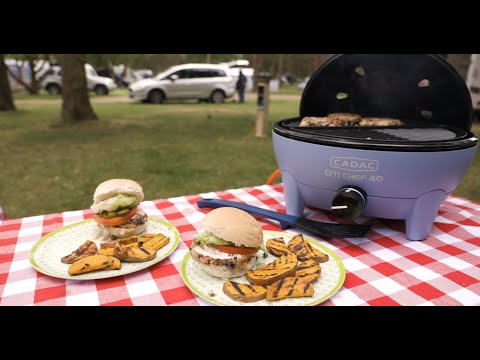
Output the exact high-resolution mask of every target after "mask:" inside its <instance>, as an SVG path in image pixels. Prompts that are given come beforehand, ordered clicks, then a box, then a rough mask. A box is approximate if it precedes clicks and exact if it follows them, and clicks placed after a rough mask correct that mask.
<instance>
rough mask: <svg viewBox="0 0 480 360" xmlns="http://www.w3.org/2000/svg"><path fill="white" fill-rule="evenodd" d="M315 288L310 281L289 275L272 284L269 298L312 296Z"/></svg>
mask: <svg viewBox="0 0 480 360" xmlns="http://www.w3.org/2000/svg"><path fill="white" fill-rule="evenodd" d="M314 292H315V290H314V288H313V285H312V284H311V283H309V282H302V281H300V278H298V277H287V278H284V279H282V280H279V281H277V282H275V283H274V284H272V285H270V286H269V287H268V290H267V300H269V301H275V300H281V299H287V298H297V297H311V296H313V294H314Z"/></svg>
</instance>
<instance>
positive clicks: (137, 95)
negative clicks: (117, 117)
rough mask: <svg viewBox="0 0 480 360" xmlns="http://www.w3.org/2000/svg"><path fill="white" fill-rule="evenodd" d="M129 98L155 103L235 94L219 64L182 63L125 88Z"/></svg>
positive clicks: (217, 100) (214, 99) (217, 99)
mask: <svg viewBox="0 0 480 360" xmlns="http://www.w3.org/2000/svg"><path fill="white" fill-rule="evenodd" d="M128 93H129V96H130V98H131V99H134V100H140V101H144V102H151V103H155V104H160V103H163V102H164V101H165V100H167V99H168V100H170V99H198V100H205V101H211V102H214V103H222V102H223V101H224V100H225V98H229V97H232V96H233V95H234V94H235V82H234V79H233V78H232V77H231V76H230V75H229V73H228V69H227V68H226V67H225V66H221V65H212V64H184V65H177V66H172V67H171V68H169V69H168V70H166V71H164V72H162V73H160V74H158V75H157V76H156V77H154V78H151V79H143V80H139V81H136V82H134V83H132V84H130V86H129V87H128Z"/></svg>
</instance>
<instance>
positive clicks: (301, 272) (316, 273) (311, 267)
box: [295, 259, 322, 283]
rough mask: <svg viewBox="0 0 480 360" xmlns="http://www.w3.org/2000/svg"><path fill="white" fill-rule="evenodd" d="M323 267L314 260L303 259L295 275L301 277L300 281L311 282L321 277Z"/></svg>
mask: <svg viewBox="0 0 480 360" xmlns="http://www.w3.org/2000/svg"><path fill="white" fill-rule="evenodd" d="M321 272H322V268H321V267H320V265H318V263H317V262H316V261H314V260H310V259H308V260H305V261H302V262H301V263H300V264H299V265H298V266H297V271H296V272H295V277H297V278H298V279H299V281H300V282H302V283H305V282H310V283H313V282H315V280H317V279H318V278H319V277H320V274H321Z"/></svg>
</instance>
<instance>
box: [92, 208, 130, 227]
mask: <svg viewBox="0 0 480 360" xmlns="http://www.w3.org/2000/svg"><path fill="white" fill-rule="evenodd" d="M136 213H137V206H135V207H134V208H133V209H132V210H130V211H129V212H128V213H126V214H125V215H124V216H116V217H113V218H111V219H106V218H103V217H101V216H100V215H97V214H93V220H95V221H96V222H98V223H99V224H102V225H105V226H115V225H120V224H123V223H125V222H127V221H128V220H130V219H131V218H132V217H134V216H135V214H136Z"/></svg>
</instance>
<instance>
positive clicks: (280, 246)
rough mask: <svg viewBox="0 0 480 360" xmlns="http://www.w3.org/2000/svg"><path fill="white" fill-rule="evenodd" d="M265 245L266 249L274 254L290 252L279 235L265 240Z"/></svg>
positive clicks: (281, 254)
mask: <svg viewBox="0 0 480 360" xmlns="http://www.w3.org/2000/svg"><path fill="white" fill-rule="evenodd" d="M266 245H267V250H268V251H270V252H271V253H272V254H273V255H275V256H283V255H287V254H288V253H289V252H290V250H288V247H287V244H285V241H284V240H283V238H281V237H279V238H274V239H269V240H267V244H266Z"/></svg>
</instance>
